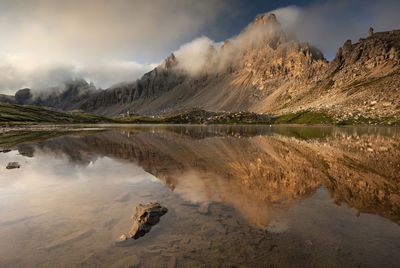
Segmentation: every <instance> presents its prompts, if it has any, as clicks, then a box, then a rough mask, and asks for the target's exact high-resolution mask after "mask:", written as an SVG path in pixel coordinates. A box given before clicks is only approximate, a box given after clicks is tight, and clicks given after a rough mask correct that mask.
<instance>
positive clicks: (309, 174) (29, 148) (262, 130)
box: [17, 126, 400, 227]
mask: <svg viewBox="0 0 400 268" xmlns="http://www.w3.org/2000/svg"><path fill="white" fill-rule="evenodd" d="M399 137H400V135H399V132H398V130H397V129H390V128H387V129H378V128H377V129H371V128H368V129H356V128H322V127H321V128H316V127H314V128H313V127H303V128H301V127H300V128H290V127H279V128H270V127H268V126H264V127H254V126H241V127H239V126H237V127H235V126H209V127H199V126H197V127H175V126H145V127H134V128H124V129H119V130H118V131H104V132H100V133H95V134H91V135H80V136H79V135H78V136H64V137H60V138H56V139H52V140H47V141H41V142H38V143H36V144H32V145H27V144H23V145H19V146H18V147H17V148H18V150H19V151H20V153H21V154H23V155H26V156H33V155H34V154H35V151H36V150H40V151H47V152H50V153H51V154H54V155H56V156H57V155H58V156H59V157H64V156H67V157H68V159H69V161H71V162H72V163H75V164H77V165H88V164H89V163H90V162H93V161H96V159H97V158H98V157H99V156H107V157H112V158H114V159H119V160H123V161H128V162H133V163H135V164H137V165H139V166H140V167H142V168H143V169H144V170H145V171H146V172H148V173H151V174H152V175H154V176H155V177H157V178H158V179H159V180H161V181H162V182H163V183H164V184H165V185H167V186H168V187H169V188H170V189H171V190H172V191H175V192H177V193H178V194H180V195H181V196H182V198H184V199H185V200H187V201H188V202H190V203H192V204H196V205H199V209H200V210H201V211H204V212H207V206H208V204H209V203H210V202H214V201H221V202H226V203H229V204H232V205H233V206H234V207H235V208H236V209H237V210H238V211H239V212H240V213H241V214H242V215H243V216H245V217H246V218H247V219H248V220H249V221H250V222H251V223H252V224H255V225H257V226H263V227H265V226H267V225H268V224H269V223H270V222H271V221H273V220H274V219H275V218H276V217H277V215H278V214H279V213H282V212H284V211H285V210H286V209H288V208H289V207H290V206H291V204H293V203H294V202H299V201H300V200H302V199H305V198H307V197H310V196H311V195H313V194H314V193H315V192H316V191H317V190H318V189H319V188H320V187H321V186H324V187H326V188H327V189H328V192H329V195H330V197H331V198H332V200H334V202H335V203H336V204H337V205H341V204H342V203H346V204H347V205H348V206H349V207H353V208H355V209H356V210H357V214H359V213H371V214H377V215H381V216H384V217H386V218H388V219H390V220H392V221H393V222H396V223H397V224H400V189H399V186H400V181H399V179H400V177H399V175H398V169H399V167H400V164H399V163H400V161H399V160H400V150H399V149H398V148H399V146H400V138H399Z"/></svg>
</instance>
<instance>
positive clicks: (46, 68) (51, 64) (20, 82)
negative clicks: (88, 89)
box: [0, 55, 157, 94]
mask: <svg viewBox="0 0 400 268" xmlns="http://www.w3.org/2000/svg"><path fill="white" fill-rule="evenodd" d="M156 65H157V64H140V63H137V62H134V61H118V60H112V59H108V60H107V59H99V60H92V61H90V62H79V61H68V60H62V61H48V60H44V59H41V60H38V59H35V58H32V57H29V56H27V55H22V56H15V55H13V56H9V55H2V56H1V55H0V74H1V75H0V89H1V91H0V92H1V93H3V94H13V93H14V92H15V90H16V89H21V88H26V87H28V88H31V89H33V90H34V91H35V92H41V91H47V90H49V89H51V88H53V87H59V86H62V85H64V84H65V82H66V81H69V80H71V79H76V78H84V79H86V80H87V81H89V82H93V83H94V84H95V85H97V86H100V87H103V88H107V87H110V86H112V85H114V84H117V83H120V82H131V81H134V80H135V79H137V78H138V77H140V76H141V75H142V74H143V73H145V72H147V71H149V70H151V69H153V68H154V67H155V66H156Z"/></svg>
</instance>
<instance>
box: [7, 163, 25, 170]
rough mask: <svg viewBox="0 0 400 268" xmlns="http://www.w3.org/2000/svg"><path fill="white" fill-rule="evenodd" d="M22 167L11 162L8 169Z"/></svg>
mask: <svg viewBox="0 0 400 268" xmlns="http://www.w3.org/2000/svg"><path fill="white" fill-rule="evenodd" d="M20 167H21V165H20V164H19V163H18V162H10V163H8V164H7V166H6V169H14V168H20Z"/></svg>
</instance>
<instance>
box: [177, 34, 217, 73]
mask: <svg viewBox="0 0 400 268" xmlns="http://www.w3.org/2000/svg"><path fill="white" fill-rule="evenodd" d="M221 45H222V43H216V42H215V41H212V40H211V39H209V38H208V37H204V36H203V37H200V38H197V39H195V40H193V41H191V42H189V43H186V44H184V45H182V46H181V47H180V48H179V49H178V50H177V51H175V52H174V54H175V56H176V59H177V61H178V66H177V67H178V69H180V70H183V71H185V72H187V73H189V74H190V75H192V76H196V75H199V74H201V73H203V72H206V71H209V69H210V67H213V66H214V65H215V64H216V63H217V62H218V50H219V48H220V47H221Z"/></svg>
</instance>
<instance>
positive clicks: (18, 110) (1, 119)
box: [0, 103, 116, 127]
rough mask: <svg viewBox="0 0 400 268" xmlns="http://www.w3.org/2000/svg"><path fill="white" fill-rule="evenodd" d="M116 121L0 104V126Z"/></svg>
mask: <svg viewBox="0 0 400 268" xmlns="http://www.w3.org/2000/svg"><path fill="white" fill-rule="evenodd" d="M114 122H116V121H114V120H112V119H108V118H105V117H102V116H98V115H91V114H83V113H80V114H71V113H63V112H59V111H54V110H50V109H46V108H43V107H38V106H30V105H18V104H11V103H0V126H3V127H4V125H9V124H21V123H24V124H29V123H51V124H60V123H62V124H70V123H85V124H95V123H114Z"/></svg>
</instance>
